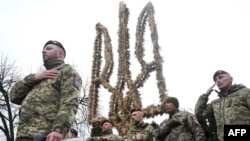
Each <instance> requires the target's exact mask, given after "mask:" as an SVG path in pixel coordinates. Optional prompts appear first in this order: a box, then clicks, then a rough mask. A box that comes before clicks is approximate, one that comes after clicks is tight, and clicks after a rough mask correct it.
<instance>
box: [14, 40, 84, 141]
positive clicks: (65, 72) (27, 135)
mask: <svg viewBox="0 0 250 141" xmlns="http://www.w3.org/2000/svg"><path fill="white" fill-rule="evenodd" d="M65 56H66V51H65V48H64V47H63V45H62V44H61V43H60V42H58V41H54V40H50V41H48V42H46V43H45V45H44V47H43V51H42V57H43V62H44V67H45V68H46V70H44V71H41V72H38V73H36V74H29V75H27V76H26V77H24V79H23V80H20V81H18V82H17V83H16V84H15V85H14V86H13V88H12V89H11V91H10V100H11V102H12V103H15V104H18V105H21V109H20V117H19V126H18V129H17V135H16V137H17V138H16V141H34V138H35V139H38V138H40V137H47V140H46V141H61V140H62V139H63V138H64V137H65V135H66V134H67V133H68V131H69V129H70V127H71V124H72V123H73V121H74V120H75V115H76V112H77V109H78V97H79V94H80V89H81V85H82V81H81V78H80V76H79V75H78V73H77V72H76V71H75V70H74V69H73V68H72V66H70V65H68V64H65V63H64V58H65Z"/></svg>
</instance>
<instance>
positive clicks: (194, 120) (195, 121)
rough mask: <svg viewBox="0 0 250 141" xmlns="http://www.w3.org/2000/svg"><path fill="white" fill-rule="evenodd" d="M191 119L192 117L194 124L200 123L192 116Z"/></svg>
mask: <svg viewBox="0 0 250 141" xmlns="http://www.w3.org/2000/svg"><path fill="white" fill-rule="evenodd" d="M192 119H193V122H194V123H195V124H197V125H199V124H200V123H199V121H198V120H197V119H196V118H195V117H194V116H192Z"/></svg>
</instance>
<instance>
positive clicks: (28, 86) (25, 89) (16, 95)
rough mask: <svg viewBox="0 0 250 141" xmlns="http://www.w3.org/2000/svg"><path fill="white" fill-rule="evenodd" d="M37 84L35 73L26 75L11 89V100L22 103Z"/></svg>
mask: <svg viewBox="0 0 250 141" xmlns="http://www.w3.org/2000/svg"><path fill="white" fill-rule="evenodd" d="M35 85H36V82H35V80H34V74H30V75H28V76H26V77H25V78H24V79H23V80H20V81H18V82H17V83H16V84H15V85H14V86H13V87H12V89H11V91H10V101H11V102H12V103H15V104H18V105H21V103H22V101H23V99H24V98H25V97H26V95H27V94H28V93H29V92H30V91H31V90H32V88H33V87H34V86H35Z"/></svg>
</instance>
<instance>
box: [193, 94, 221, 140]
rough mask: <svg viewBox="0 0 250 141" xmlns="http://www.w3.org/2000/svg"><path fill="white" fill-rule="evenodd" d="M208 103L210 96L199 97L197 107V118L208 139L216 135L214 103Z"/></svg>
mask: <svg viewBox="0 0 250 141" xmlns="http://www.w3.org/2000/svg"><path fill="white" fill-rule="evenodd" d="M207 102H208V96H207V95H205V94H203V95H201V96H200V97H199V99H198V101H197V103H196V105H195V116H196V118H197V120H198V122H199V123H200V125H201V127H202V129H203V130H204V133H205V136H206V138H207V139H209V138H213V137H214V136H217V135H216V130H217V129H216V127H217V126H216V121H215V117H214V114H213V108H212V103H209V104H208V103H207ZM208 123H209V124H208Z"/></svg>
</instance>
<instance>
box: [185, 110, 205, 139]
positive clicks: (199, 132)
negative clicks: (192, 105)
mask: <svg viewBox="0 0 250 141" xmlns="http://www.w3.org/2000/svg"><path fill="white" fill-rule="evenodd" d="M184 123H185V119H184ZM185 124H188V125H187V126H188V128H189V129H190V131H191V132H192V133H193V135H194V138H195V141H205V140H206V136H205V133H204V130H203V128H202V127H201V125H200V124H199V121H198V120H197V119H196V117H195V116H194V115H193V114H191V113H190V114H188V116H187V123H185Z"/></svg>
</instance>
